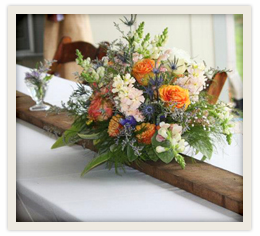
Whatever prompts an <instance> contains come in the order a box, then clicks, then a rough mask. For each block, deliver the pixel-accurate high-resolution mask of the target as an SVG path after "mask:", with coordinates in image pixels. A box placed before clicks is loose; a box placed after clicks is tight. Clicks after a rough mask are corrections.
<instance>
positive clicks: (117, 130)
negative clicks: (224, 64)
mask: <svg viewBox="0 0 260 236" xmlns="http://www.w3.org/2000/svg"><path fill="white" fill-rule="evenodd" d="M134 20H135V16H132V17H131V19H130V20H128V19H126V18H125V20H124V21H123V23H125V24H126V25H128V26H130V30H129V32H128V33H127V34H125V33H124V32H123V31H122V30H121V29H120V27H119V25H118V24H116V23H115V27H116V28H117V29H118V30H119V31H120V32H121V33H122V38H121V39H120V40H115V41H114V42H112V43H111V44H110V45H109V46H108V48H107V56H106V57H103V58H102V60H99V61H98V60H91V59H90V58H87V59H85V60H84V59H83V56H82V54H81V53H80V52H79V51H78V50H77V52H76V54H77V59H76V62H77V64H78V65H80V66H81V67H82V68H83V71H82V73H81V74H76V76H77V77H78V79H79V80H80V81H81V82H84V83H87V84H88V86H86V85H84V83H79V84H78V89H77V90H75V91H74V92H73V94H72V95H71V97H70V100H69V102H68V103H67V104H63V108H64V109H65V110H66V111H67V112H69V113H70V114H72V115H73V116H74V117H75V122H74V123H73V125H72V127H71V129H70V130H67V131H65V132H64V134H63V136H62V137H60V138H59V139H58V140H57V141H56V143H55V144H54V145H53V147H52V148H57V147H61V146H64V145H68V144H73V143H75V142H78V141H80V140H83V139H92V140H93V144H94V145H95V147H96V148H97V150H98V155H97V157H95V158H94V159H93V160H92V161H91V162H90V163H88V164H87V166H86V167H85V169H84V170H83V172H82V175H84V174H85V173H87V172H88V171H89V170H91V169H92V168H94V167H96V166H97V165H99V164H101V163H104V162H107V163H108V166H109V167H112V166H114V167H115V170H116V172H117V171H118V168H119V167H122V168H123V166H124V164H130V163H131V162H138V161H155V162H156V161H158V160H161V161H163V162H164V163H169V162H171V161H173V160H175V161H176V162H178V164H179V165H180V167H181V168H183V169H184V168H185V160H184V158H183V156H182V155H181V153H182V152H184V150H185V149H186V148H191V149H192V150H194V153H195V152H196V153H197V152H200V153H202V154H203V158H202V159H203V160H205V159H207V158H208V159H209V158H210V157H211V155H212V153H213V148H214V142H215V140H216V138H217V139H218V138H221V137H225V138H226V140H227V142H228V143H229V144H230V143H231V138H232V126H233V125H232V122H231V119H232V115H231V114H230V111H231V108H230V107H229V106H228V105H227V104H225V103H223V102H218V103H217V104H210V103H209V102H208V97H207V96H208V95H207V93H206V92H205V90H206V88H207V84H208V83H207V82H208V81H209V80H210V79H211V78H212V76H214V75H215V74H216V73H217V72H218V71H217V70H215V69H213V68H210V69H207V67H206V64H205V62H200V63H198V62H196V61H195V60H194V59H192V58H190V56H189V55H188V54H187V53H186V52H184V51H183V50H180V49H176V48H174V49H165V47H164V46H165V44H166V41H167V39H168V29H167V28H166V29H165V30H164V31H163V32H162V34H160V35H156V36H155V37H154V39H153V40H151V39H150V34H149V33H148V34H146V35H144V22H143V23H141V24H140V25H139V26H138V27H137V29H136V30H134V31H132V30H131V28H132V27H131V26H132V25H133V23H134ZM222 72H223V71H222ZM89 88H91V89H89Z"/></svg>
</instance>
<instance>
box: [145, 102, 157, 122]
mask: <svg viewBox="0 0 260 236" xmlns="http://www.w3.org/2000/svg"><path fill="white" fill-rule="evenodd" d="M142 112H143V114H144V116H146V117H147V118H148V120H150V119H151V118H152V116H153V115H154V112H155V109H154V106H153V105H151V104H148V105H143V108H142Z"/></svg>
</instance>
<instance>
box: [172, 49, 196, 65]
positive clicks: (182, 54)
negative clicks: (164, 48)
mask: <svg viewBox="0 0 260 236" xmlns="http://www.w3.org/2000/svg"><path fill="white" fill-rule="evenodd" d="M174 56H175V57H176V58H178V59H183V60H184V62H186V63H188V64H191V63H192V60H191V58H190V55H189V54H188V53H187V52H185V51H184V50H182V49H179V48H172V50H171V56H170V59H172V60H173V59H174Z"/></svg>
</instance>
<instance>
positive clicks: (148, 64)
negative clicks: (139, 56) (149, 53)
mask: <svg viewBox="0 0 260 236" xmlns="http://www.w3.org/2000/svg"><path fill="white" fill-rule="evenodd" d="M154 66H155V62H154V61H153V60H151V59H143V60H140V61H138V62H136V63H135V64H134V66H133V70H132V75H133V76H134V77H135V78H136V80H137V81H138V83H139V84H141V85H144V86H147V85H148V82H149V80H150V76H153V75H154V74H153V68H154Z"/></svg>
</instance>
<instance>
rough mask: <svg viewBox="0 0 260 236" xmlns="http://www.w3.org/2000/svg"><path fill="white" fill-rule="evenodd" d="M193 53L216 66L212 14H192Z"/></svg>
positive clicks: (193, 55)
mask: <svg viewBox="0 0 260 236" xmlns="http://www.w3.org/2000/svg"><path fill="white" fill-rule="evenodd" d="M190 17H191V47H192V49H191V51H192V53H191V55H192V57H195V58H196V59H198V60H199V59H203V60H205V61H206V62H207V65H208V66H212V67H214V66H215V60H214V34H213V19H212V18H213V17H212V15H191V16H190Z"/></svg>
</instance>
